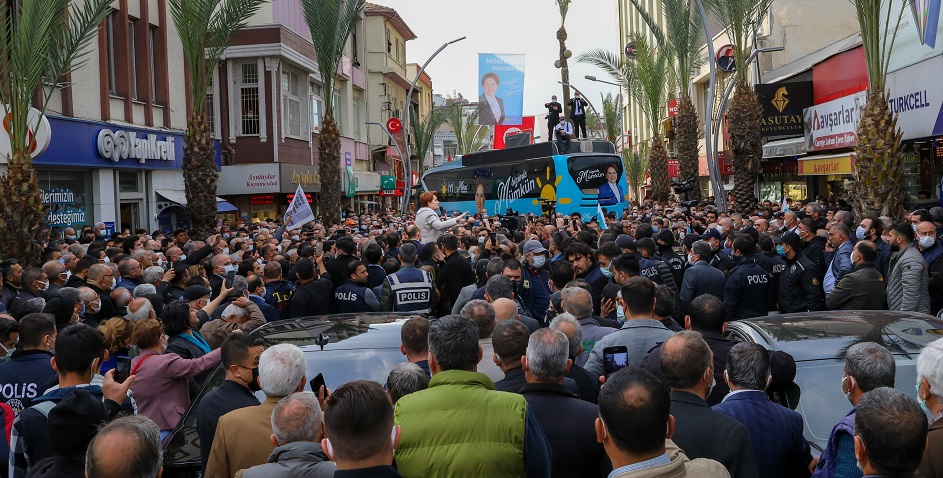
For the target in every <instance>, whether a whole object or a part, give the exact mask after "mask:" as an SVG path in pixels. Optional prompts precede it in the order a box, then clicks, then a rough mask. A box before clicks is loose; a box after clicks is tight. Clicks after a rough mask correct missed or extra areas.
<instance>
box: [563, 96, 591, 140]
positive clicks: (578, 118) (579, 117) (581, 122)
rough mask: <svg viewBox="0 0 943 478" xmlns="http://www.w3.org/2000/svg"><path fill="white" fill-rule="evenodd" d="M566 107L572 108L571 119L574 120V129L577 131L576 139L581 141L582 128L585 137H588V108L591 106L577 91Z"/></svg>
mask: <svg viewBox="0 0 943 478" xmlns="http://www.w3.org/2000/svg"><path fill="white" fill-rule="evenodd" d="M566 105H567V106H568V107H569V108H570V118H571V119H572V120H573V126H574V128H573V129H574V130H576V131H575V132H574V134H575V135H576V139H580V128H583V137H584V138H586V137H588V136H589V135H587V134H586V107H587V106H589V103H587V102H586V100H584V99H583V98H581V97H580V92H579V91H577V92H575V93H573V98H570V102H569V103H567V104H566Z"/></svg>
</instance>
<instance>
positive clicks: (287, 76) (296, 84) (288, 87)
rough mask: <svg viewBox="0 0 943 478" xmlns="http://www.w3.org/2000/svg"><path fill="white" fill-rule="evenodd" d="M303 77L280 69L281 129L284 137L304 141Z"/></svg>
mask: <svg viewBox="0 0 943 478" xmlns="http://www.w3.org/2000/svg"><path fill="white" fill-rule="evenodd" d="M303 80H304V77H303V76H302V75H301V74H300V73H298V72H297V71H294V70H291V69H288V68H284V69H282V128H284V130H283V131H285V135H286V136H291V137H294V138H301V139H304V138H303V137H302V135H301V132H302V131H305V128H306V127H307V125H304V117H305V111H304V104H303V103H302V102H301V99H302V98H304V96H305V95H306V93H307V92H306V91H303V90H302V88H303V87H304V86H305V84H304V83H303Z"/></svg>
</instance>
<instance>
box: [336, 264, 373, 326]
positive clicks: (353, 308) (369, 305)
mask: <svg viewBox="0 0 943 478" xmlns="http://www.w3.org/2000/svg"><path fill="white" fill-rule="evenodd" d="M369 278H370V274H369V273H368V272H367V266H365V265H364V264H363V262H360V261H353V262H351V263H350V264H349V265H348V266H347V282H344V283H343V284H341V285H340V287H338V288H336V289H334V309H335V312H336V313H340V314H347V313H356V312H374V311H377V310H380V301H378V300H377V296H376V294H374V293H373V290H371V289H370V288H369V287H367V280H368V279H369Z"/></svg>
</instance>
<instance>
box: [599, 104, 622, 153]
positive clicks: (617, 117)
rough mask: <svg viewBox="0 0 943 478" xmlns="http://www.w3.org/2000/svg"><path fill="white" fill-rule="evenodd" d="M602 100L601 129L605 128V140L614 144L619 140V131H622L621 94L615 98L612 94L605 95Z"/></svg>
mask: <svg viewBox="0 0 943 478" xmlns="http://www.w3.org/2000/svg"><path fill="white" fill-rule="evenodd" d="M599 96H600V98H601V99H602V116H603V127H604V128H605V131H604V132H605V134H606V139H608V140H609V141H612V142H615V141H616V140H617V139H619V135H620V134H619V131H621V130H622V93H618V94H616V95H615V96H613V95H612V93H606V96H603V95H602V93H600V94H599Z"/></svg>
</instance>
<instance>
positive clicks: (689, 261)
mask: <svg viewBox="0 0 943 478" xmlns="http://www.w3.org/2000/svg"><path fill="white" fill-rule="evenodd" d="M694 262H695V261H694V255H692V254H688V264H694Z"/></svg>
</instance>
